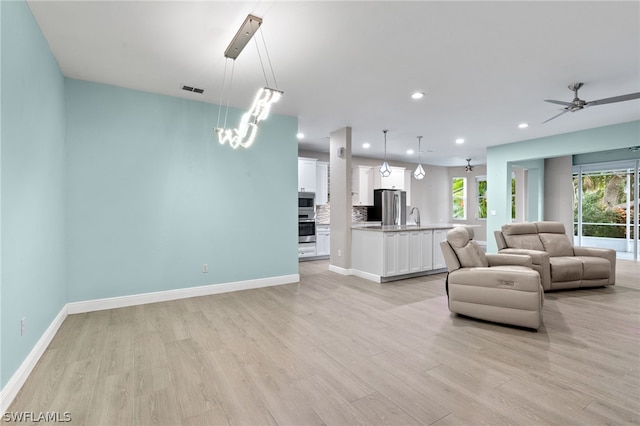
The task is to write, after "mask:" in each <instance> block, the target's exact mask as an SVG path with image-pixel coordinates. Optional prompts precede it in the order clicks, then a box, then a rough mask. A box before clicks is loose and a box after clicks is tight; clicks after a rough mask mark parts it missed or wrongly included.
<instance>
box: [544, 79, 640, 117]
mask: <svg viewBox="0 0 640 426" xmlns="http://www.w3.org/2000/svg"><path fill="white" fill-rule="evenodd" d="M582 86H583V83H574V84H570V85H569V90H571V91H572V92H573V93H574V98H573V101H571V102H563V101H556V100H553V99H545V100H544V101H545V102H551V103H552V104H558V105H562V106H564V108H563V109H562V112H561V113H560V114H557V115H554V116H553V117H551V118H550V119H548V120H545V121H543V122H542V123H543V124H544V123H546V122H547V121H551V120H553V119H554V118H556V117H560V116H561V115H562V114H564V113H566V112H576V111H580V110H581V109H583V108H584V107H588V106H593V105H604V104H612V103H614V102H622V101H630V100H631V99H638V98H640V92H638V93H629V94H628V95H620V96H614V97H612V98H604V99H598V100H597V101H590V102H586V101H583V100H582V99H580V98H579V97H578V89H580V88H581V87H582Z"/></svg>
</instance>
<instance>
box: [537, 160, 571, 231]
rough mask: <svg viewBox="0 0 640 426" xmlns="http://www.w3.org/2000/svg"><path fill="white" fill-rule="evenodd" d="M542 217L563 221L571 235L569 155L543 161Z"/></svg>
mask: <svg viewBox="0 0 640 426" xmlns="http://www.w3.org/2000/svg"><path fill="white" fill-rule="evenodd" d="M544 198H545V207H544V219H545V220H554V221H557V222H562V223H564V228H565V229H566V231H567V234H568V235H573V161H572V157H571V156H570V155H566V156H563V157H555V158H547V159H546V160H545V161H544Z"/></svg>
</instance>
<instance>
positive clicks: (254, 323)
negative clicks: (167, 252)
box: [9, 261, 640, 425]
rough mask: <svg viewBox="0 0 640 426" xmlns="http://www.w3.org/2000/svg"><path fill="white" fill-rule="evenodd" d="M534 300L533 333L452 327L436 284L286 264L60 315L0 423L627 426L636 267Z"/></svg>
mask: <svg viewBox="0 0 640 426" xmlns="http://www.w3.org/2000/svg"><path fill="white" fill-rule="evenodd" d="M618 266H619V267H618V284H617V285H616V286H614V287H609V288H597V289H591V290H577V291H564V292H556V293H547V294H546V301H545V305H544V319H543V321H544V325H543V327H542V328H541V329H540V330H539V331H538V332H533V331H529V330H524V329H519V328H513V327H506V326H500V325H496V324H491V323H487V322H481V321H477V320H473V319H470V318H464V317H459V316H455V315H452V314H451V313H449V311H448V309H447V301H446V296H445V292H444V275H443V274H439V275H435V276H430V277H422V278H415V279H411V280H405V281H400V282H393V283H386V284H375V283H372V282H369V281H365V280H362V279H359V278H356V277H344V276H341V275H338V274H335V273H332V272H329V271H328V270H327V268H328V264H327V262H326V261H318V262H304V263H301V264H300V273H301V276H302V281H301V282H300V283H299V284H290V285H284V286H278V287H271V288H264V289H258V290H248V291H242V292H236V293H227V294H221V295H215V296H208V297H199V298H193V299H186V300H179V301H173V302H166V303H157V304H151V305H144V306H136V307H131V308H122V309H114V310H109V311H101V312H93V313H89V314H79V315H71V316H69V317H68V318H67V319H66V321H65V322H64V323H63V325H62V327H61V329H60V330H59V332H58V334H57V335H56V336H55V338H54V340H53V342H52V344H51V345H50V347H49V348H48V349H47V351H46V352H45V354H44V355H43V357H42V358H41V360H40V362H39V363H38V365H37V366H36V368H35V370H34V371H33V373H32V375H31V377H30V378H29V379H28V381H27V383H26V384H25V386H24V387H23V389H22V390H21V392H20V393H19V395H18V397H17V398H16V400H15V401H14V403H13V404H12V405H11V407H10V408H9V411H10V412H19V411H32V412H35V413H38V412H44V411H59V412H70V413H71V417H72V422H71V424H75V425H147V424H158V425H213V424H234V425H263V424H279V425H313V424H328V425H355V424H366V425H373V424H376V425H377V424H388V425H416V424H421V425H477V424H490V425H500V424H520V425H534V424H535V425H538V424H543V425H544V424H557V425H604V424H640V263H637V262H633V261H619V262H618Z"/></svg>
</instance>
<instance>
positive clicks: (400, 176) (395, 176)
mask: <svg viewBox="0 0 640 426" xmlns="http://www.w3.org/2000/svg"><path fill="white" fill-rule="evenodd" d="M390 169H391V174H390V175H389V176H387V177H382V176H380V173H374V175H373V188H374V189H401V190H405V187H404V167H390Z"/></svg>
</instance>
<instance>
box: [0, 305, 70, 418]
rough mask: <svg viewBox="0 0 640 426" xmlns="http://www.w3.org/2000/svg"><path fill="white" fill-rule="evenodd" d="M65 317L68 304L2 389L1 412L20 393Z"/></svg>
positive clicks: (0, 394)
mask: <svg viewBox="0 0 640 426" xmlns="http://www.w3.org/2000/svg"><path fill="white" fill-rule="evenodd" d="M65 318H67V305H65V306H63V307H62V309H61V310H60V312H59V313H58V315H56V317H55V318H54V319H53V321H51V324H49V327H47V329H46V330H45V332H44V333H43V334H42V336H40V339H38V341H37V342H36V344H35V345H34V346H33V349H31V352H29V354H28V355H27V357H26V358H25V359H24V361H22V364H20V367H18V369H17V370H16V372H15V373H13V376H11V378H10V379H9V381H8V382H7V384H6V385H5V386H4V387H3V388H2V389H1V390H0V413H2V414H4V413H5V412H6V411H7V408H9V405H11V403H12V402H13V400H14V398H15V397H16V395H18V392H19V391H20V389H21V388H22V385H24V382H26V381H27V378H28V377H29V375H30V374H31V372H32V371H33V368H34V367H35V366H36V364H37V363H38V361H39V360H40V357H41V356H42V354H43V353H44V351H45V350H46V349H47V347H48V346H49V343H51V340H53V337H54V336H55V335H56V333H57V332H58V329H59V328H60V326H61V325H62V323H63V322H64V320H65Z"/></svg>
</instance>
